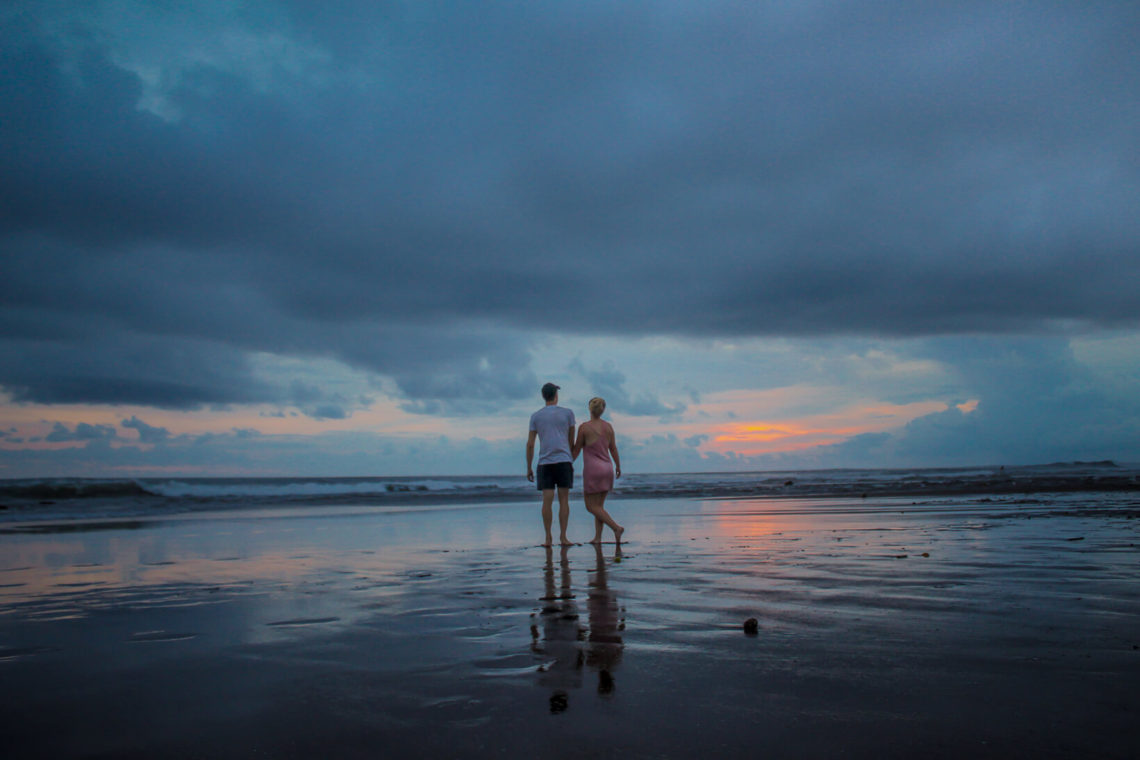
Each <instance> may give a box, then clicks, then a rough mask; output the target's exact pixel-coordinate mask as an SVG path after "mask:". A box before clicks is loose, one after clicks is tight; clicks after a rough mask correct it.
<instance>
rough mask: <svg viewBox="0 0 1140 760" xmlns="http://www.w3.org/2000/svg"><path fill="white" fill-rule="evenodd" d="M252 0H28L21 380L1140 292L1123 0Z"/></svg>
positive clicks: (824, 324)
mask: <svg viewBox="0 0 1140 760" xmlns="http://www.w3.org/2000/svg"><path fill="white" fill-rule="evenodd" d="M225 7H228V6H223V5H222V4H218V3H209V4H205V5H201V4H198V5H195V8H194V11H193V12H183V11H178V12H174V11H171V10H169V9H167V8H166V7H165V6H163V10H156V9H155V8H154V7H153V6H152V5H149V4H145V3H115V4H106V3H93V4H84V6H83V7H82V8H78V7H76V8H72V7H71V6H68V5H67V4H59V3H12V4H9V5H8V6H7V7H6V9H5V10H4V11H3V13H4V18H3V21H4V23H3V24H2V25H0V28H2V29H3V31H2V32H0V51H2V52H0V57H2V59H3V60H2V63H0V90H2V91H3V92H4V93H5V101H6V104H7V108H6V118H5V120H4V123H3V124H2V125H0V168H2V172H0V177H2V178H0V229H2V230H3V232H2V233H0V245H2V246H3V247H4V250H5V256H4V258H3V262H2V263H0V297H2V298H3V303H4V304H5V306H4V309H3V313H2V315H0V328H2V332H0V335H3V336H5V337H4V338H3V340H2V341H0V355H2V356H6V357H10V358H9V359H8V360H6V361H0V385H3V387H4V388H6V389H7V390H8V391H9V392H11V393H12V394H13V395H14V396H15V397H16V399H17V400H20V401H37V402H43V403H72V402H92V403H127V402H130V403H138V404H147V405H153V406H161V407H168V408H194V407H196V406H201V405H212V404H226V403H258V402H267V403H283V402H284V401H285V400H287V397H288V392H287V388H283V387H282V386H281V384H279V383H274V382H268V381H267V380H266V378H263V377H259V376H258V375H257V374H256V373H255V372H253V371H252V370H251V369H250V367H249V358H248V357H250V356H251V355H255V354H257V353H261V352H268V353H273V354H279V355H285V356H292V357H298V358H303V359H304V358H309V359H318V358H333V359H335V360H337V361H341V362H343V363H345V364H346V365H348V366H350V367H354V368H358V369H360V370H362V371H366V372H370V373H376V374H380V375H383V376H386V377H390V378H392V379H393V380H394V382H395V383H396V387H397V388H398V390H399V392H400V393H401V394H403V395H404V396H405V397H406V398H407V399H408V400H409V402H410V403H411V404H412V406H415V405H416V403H417V402H423V405H422V408H424V409H427V408H429V407H430V408H436V407H435V406H434V405H433V404H432V403H427V402H438V408H440V409H444V408H449V404H451V403H454V402H466V401H472V402H474V401H479V400H488V399H489V400H509V399H518V398H522V397H524V396H526V395H532V394H533V388H534V386H535V379H536V378H535V376H534V373H533V369H532V367H531V365H530V359H531V355H532V350H533V349H534V348H535V346H537V345H539V344H540V343H541V341H542V340H543V338H544V336H546V335H549V334H551V333H573V334H577V335H583V336H590V335H631V336H642V335H647V334H649V335H683V336H698V337H699V336H748V335H753V336H763V335H768V336H773V335H777V336H783V335H799V336H811V337H818V336H836V335H853V334H859V335H871V336H893V337H899V336H931V335H952V334H964V333H971V334H1011V333H1021V332H1041V331H1049V330H1057V329H1068V328H1069V327H1071V326H1073V325H1080V326H1087V327H1096V328H1104V327H1113V326H1120V325H1124V326H1135V325H1136V323H1137V318H1138V316H1140V306H1138V302H1137V300H1136V299H1135V297H1134V293H1135V291H1136V284H1137V281H1138V278H1140V258H1138V257H1137V256H1136V253H1135V252H1136V250H1137V244H1138V243H1140V221H1138V220H1140V213H1138V208H1137V205H1136V200H1135V199H1136V198H1137V197H1140V164H1138V163H1137V160H1136V156H1137V155H1140V144H1138V142H1137V140H1138V138H1137V136H1136V132H1135V130H1133V129H1130V128H1129V126H1130V125H1131V124H1134V123H1135V122H1136V121H1137V117H1140V96H1137V94H1136V93H1138V92H1140V67H1138V66H1136V65H1135V64H1134V63H1132V62H1134V61H1136V60H1140V55H1138V53H1140V50H1138V49H1137V45H1138V43H1137V41H1136V37H1135V35H1133V34H1131V30H1132V29H1133V27H1134V21H1135V18H1134V16H1133V11H1132V10H1131V9H1130V8H1129V6H1127V5H1126V4H1109V3H1105V4H1093V5H1092V6H1090V5H1087V4H1083V5H1072V6H1064V7H1062V6H1056V5H1054V6H1040V5H1026V6H1018V7H1011V6H1002V5H985V4H970V3H963V4H960V5H951V6H940V7H939V8H931V7H928V6H925V5H921V4H918V5H916V4H913V3H902V2H898V3H888V4H886V5H883V4H879V5H874V6H850V5H847V4H835V5H834V6H833V5H832V4H827V3H825V4H824V5H823V6H819V5H813V6H810V7H809V6H805V7H799V6H793V5H788V6H786V7H775V6H768V5H749V4H743V5H740V4H713V5H709V6H704V5H702V6H693V7H692V8H689V9H684V10H682V9H678V8H671V7H669V6H659V5H654V4H639V3H622V4H620V5H616V6H609V5H604V4H603V5H597V4H595V5H590V6H584V7H582V8H579V9H576V11H575V15H574V20H573V23H572V24H571V23H568V21H567V18H566V17H565V15H564V14H565V13H566V10H565V9H564V8H562V7H560V6H559V5H558V4H552V3H536V4H535V5H534V6H533V8H532V9H531V10H530V11H529V12H528V13H527V14H519V13H518V12H517V8H515V7H514V6H512V5H510V4H502V5H500V4H496V3H491V4H486V5H482V6H480V8H479V9H478V10H477V11H476V10H474V9H471V10H464V9H457V8H454V7H451V6H448V7H446V8H444V7H441V6H436V5H433V4H431V3H427V4H418V5H416V6H415V7H408V8H404V9H402V10H399V11H396V10H393V9H392V8H391V7H389V6H386V5H383V4H374V3H363V2H360V3H352V2H349V3H344V4H338V5H337V6H336V8H335V9H332V8H331V7H330V8H314V7H312V6H311V5H309V4H297V3H291V4H277V3H272V4H271V3H252V4H249V6H248V7H247V8H246V9H245V11H244V12H243V13H242V14H239V15H234V14H232V13H229V12H226V11H225V10H224V8H225ZM1122 62H1123V63H1122ZM595 372H603V373H604V369H603V370H595ZM602 380H604V378H602V377H601V376H599V382H601V381H602ZM285 385H286V386H287V385H288V383H287V381H286V382H285ZM602 387H605V386H604V384H603V386H602ZM599 392H601V391H599ZM628 401H629V403H628V409H629V411H630V413H636V414H639V415H675V414H679V413H680V411H681V407H680V406H678V405H677V404H673V405H668V404H662V403H661V402H659V401H657V400H655V398H654V397H653V396H652V395H649V394H646V395H644V396H642V395H640V394H639V393H634V394H632V397H631V398H629V399H628ZM693 403H697V402H696V400H693ZM346 413H347V410H346Z"/></svg>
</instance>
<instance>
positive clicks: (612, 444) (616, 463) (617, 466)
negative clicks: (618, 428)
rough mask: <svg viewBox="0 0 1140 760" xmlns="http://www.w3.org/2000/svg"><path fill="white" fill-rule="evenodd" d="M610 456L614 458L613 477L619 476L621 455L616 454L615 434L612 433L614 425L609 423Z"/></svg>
mask: <svg viewBox="0 0 1140 760" xmlns="http://www.w3.org/2000/svg"><path fill="white" fill-rule="evenodd" d="M610 458H612V459H613V460H614V477H615V478H620V477H621V457H620V456H619V455H618V450H617V435H616V434H615V433H614V426H613V425H610Z"/></svg>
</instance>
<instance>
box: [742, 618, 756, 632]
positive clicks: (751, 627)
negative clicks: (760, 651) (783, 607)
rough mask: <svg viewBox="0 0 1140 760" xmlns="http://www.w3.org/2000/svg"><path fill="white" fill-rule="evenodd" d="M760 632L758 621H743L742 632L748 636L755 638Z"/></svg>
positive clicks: (754, 619)
mask: <svg viewBox="0 0 1140 760" xmlns="http://www.w3.org/2000/svg"><path fill="white" fill-rule="evenodd" d="M759 630H760V621H759V620H757V619H756V618H748V619H747V620H745V621H744V632H745V633H746V634H748V635H749V636H755V635H756V634H757V632H758V631H759Z"/></svg>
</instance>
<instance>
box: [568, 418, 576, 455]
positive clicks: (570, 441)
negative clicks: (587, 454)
mask: <svg viewBox="0 0 1140 760" xmlns="http://www.w3.org/2000/svg"><path fill="white" fill-rule="evenodd" d="M566 445H568V446H569V447H570V458H571V459H572V460H573V459H577V458H578V455H577V454H575V453H574V425H573V423H571V424H570V427H568V428H566Z"/></svg>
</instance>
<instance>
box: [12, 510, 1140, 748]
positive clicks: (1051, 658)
mask: <svg viewBox="0 0 1140 760" xmlns="http://www.w3.org/2000/svg"><path fill="white" fill-rule="evenodd" d="M607 506H611V505H609V504H608V505H607ZM612 507H613V509H612V511H613V513H614V514H615V516H616V517H617V518H618V520H619V521H621V522H622V523H623V524H625V525H627V526H628V527H629V529H630V530H629V534H628V537H629V541H628V542H627V543H626V544H625V545H623V546H622V547H621V549H620V550H619V549H618V548H617V547H615V546H614V545H613V544H607V545H605V546H603V547H601V548H600V549H596V548H595V547H592V546H590V545H588V544H582V545H576V546H573V547H570V548H568V549H567V550H565V551H562V550H559V549H558V548H555V549H554V550H552V551H547V550H544V549H543V548H541V547H538V546H536V545H535V544H537V541H538V539H539V537H540V534H541V526H540V523H539V517H538V507H537V504H534V505H527V504H501V505H494V504H478V505H468V506H465V507H463V508H459V507H457V508H451V509H446V510H439V509H426V510H409V511H405V512H399V511H396V512H393V511H387V512H378V511H371V510H367V509H359V508H356V509H344V510H339V511H338V510H336V509H335V508H322V509H290V510H285V511H280V512H270V511H267V510H251V511H249V512H244V513H243V512H239V511H229V512H226V513H219V514H217V515H210V514H195V515H192V516H182V517H179V518H175V519H163V520H146V519H140V520H133V521H131V522H113V521H112V522H104V523H98V522H93V523H76V522H71V523H68V524H66V525H64V526H48V525H40V526H36V525H32V524H20V525H12V524H10V525H7V526H0V678H2V683H3V687H4V688H3V689H2V690H0V695H2V696H0V715H3V716H4V717H3V724H4V725H3V729H4V730H3V735H4V744H5V754H6V756H7V757H12V758H18V757H156V756H165V757H250V756H266V757H311V756H329V757H375V756H377V755H380V756H396V757H411V756H429V757H436V756H442V757H486V756H503V757H515V756H519V755H520V754H521V753H523V752H537V753H541V754H540V756H542V757H582V756H594V757H599V756H600V757H610V756H614V757H617V756H622V757H688V756H692V755H695V754H698V753H701V754H705V755H708V756H716V757H756V756H761V755H763V756H776V757H836V756H842V757H902V756H923V757H1120V758H1124V757H1136V756H1138V755H1140V730H1138V729H1137V728H1136V726H1137V724H1138V715H1140V697H1138V696H1137V688H1138V684H1140V678H1138V677H1140V583H1138V581H1140V562H1138V560H1140V549H1138V548H1137V546H1138V545H1140V535H1137V534H1138V532H1140V521H1138V519H1137V517H1138V515H1140V497H1138V496H1137V495H1135V494H1131V493H1118V494H1104V493H1100V494H1091V493H1090V494H1081V493H1068V494H1045V495H1039V496H1037V497H1035V498H1033V499H1016V498H1012V497H1002V496H991V497H948V498H944V499H934V500H929V501H926V502H923V503H921V504H912V503H911V501H910V500H904V499H893V500H892V499H880V500H875V499H856V500H839V499H816V500H783V501H779V500H751V501H749V500H727V499H726V500H700V499H692V500H688V499H628V500H614V501H613V503H612ZM586 518H587V515H586V514H585V513H584V510H583V509H582V507H581V505H580V504H575V505H574V513H573V518H572V522H571V531H572V535H574V536H580V537H581V538H583V539H585V538H587V537H589V535H591V533H592V525H591V524H590V523H589V521H588V520H587V519H586ZM748 618H756V619H757V621H758V624H759V627H758V632H757V633H756V635H747V634H746V633H745V632H744V630H743V627H742V625H743V622H744V621H745V620H746V619H748Z"/></svg>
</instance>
